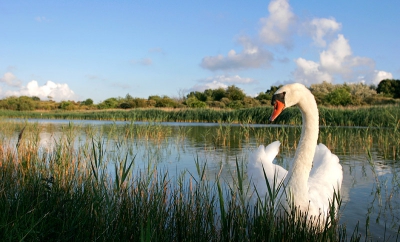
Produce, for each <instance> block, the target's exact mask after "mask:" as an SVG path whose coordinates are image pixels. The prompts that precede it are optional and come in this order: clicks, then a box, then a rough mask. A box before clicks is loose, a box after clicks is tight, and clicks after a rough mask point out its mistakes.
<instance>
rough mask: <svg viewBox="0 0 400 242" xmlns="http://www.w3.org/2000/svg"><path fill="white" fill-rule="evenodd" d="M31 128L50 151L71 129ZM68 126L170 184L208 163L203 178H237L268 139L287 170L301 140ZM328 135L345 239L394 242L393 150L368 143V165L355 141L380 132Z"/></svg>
mask: <svg viewBox="0 0 400 242" xmlns="http://www.w3.org/2000/svg"><path fill="white" fill-rule="evenodd" d="M29 122H35V123H38V124H39V126H40V127H44V128H41V129H40V133H39V136H40V144H41V146H42V147H43V149H48V148H51V147H52V145H53V144H54V141H56V140H58V139H59V138H60V137H59V136H60V134H61V133H62V130H63V129H64V130H65V129H67V128H68V126H69V125H70V124H69V121H67V120H29ZM73 125H74V126H75V127H78V128H77V129H76V130H78V131H77V134H76V136H74V142H75V145H76V146H79V145H81V144H83V143H84V142H85V139H86V135H87V133H88V131H87V130H88V129H89V130H91V132H94V133H96V132H97V133H99V134H101V135H100V136H99V137H101V139H103V140H105V144H106V145H107V146H106V147H107V149H106V150H107V154H108V157H109V159H113V157H115V154H116V153H121V154H125V153H126V152H128V153H129V154H130V157H133V156H135V155H136V158H135V168H134V169H135V170H146V169H148V168H149V167H157V168H158V169H160V170H162V171H168V173H169V175H170V177H177V176H179V175H180V174H182V172H186V173H190V174H192V175H194V176H196V175H197V171H196V165H195V164H196V163H195V161H196V160H197V161H199V162H200V163H201V164H204V163H205V162H206V163H207V170H206V172H207V177H208V178H209V179H213V178H214V177H215V176H216V175H217V174H218V173H221V176H222V178H223V179H224V180H225V181H226V182H228V183H229V182H231V181H232V174H234V173H235V169H236V163H235V161H236V159H237V160H238V161H239V162H243V163H244V164H245V165H246V162H247V157H248V155H249V152H251V151H252V150H253V149H255V148H256V147H258V145H259V144H269V143H270V142H271V141H273V140H280V141H281V143H282V145H281V150H280V153H279V155H278V157H277V158H276V161H275V162H276V163H279V164H281V165H282V166H284V167H285V168H286V169H287V168H288V167H289V166H290V165H291V158H292V157H293V155H294V152H295V146H296V144H297V142H298V137H299V135H300V128H299V127H288V126H284V127H282V126H278V125H233V124H232V125H221V124H202V123H201V124H199V123H153V124H149V123H142V122H135V123H129V122H112V121H74V124H73ZM49 127H51V128H49ZM88 127H90V128H88ZM127 130H131V131H132V130H136V131H135V132H136V133H135V135H134V137H132V139H128V140H129V144H125V145H123V146H121V144H122V141H121V140H122V138H121V137H122V135H123V134H127ZM282 132H284V133H286V136H285V135H283V133H282ZM329 132H330V131H329V130H326V128H325V129H324V128H321V133H322V134H324V136H322V138H321V137H320V141H321V142H322V143H325V144H326V145H327V146H328V148H330V149H331V151H332V153H334V154H336V155H337V156H338V157H339V159H340V163H341V165H342V167H343V172H344V178H343V184H342V191H341V196H342V199H343V204H342V208H341V213H340V216H341V217H340V222H341V223H345V224H346V227H347V232H348V233H349V234H351V233H352V232H353V229H354V227H355V226H356V224H357V223H359V232H360V233H361V234H363V235H365V234H366V233H367V231H368V233H369V235H370V236H372V238H373V240H384V237H383V236H384V234H385V231H386V240H387V238H388V237H390V238H391V239H390V240H389V241H396V236H397V232H398V229H399V226H400V191H399V190H400V177H398V176H400V174H399V171H400V161H398V160H395V158H396V153H395V152H396V151H395V152H394V153H395V154H394V157H393V155H390V154H388V153H387V151H385V148H384V147H381V146H380V145H379V144H375V143H372V144H370V146H369V149H370V151H371V158H372V159H371V158H369V155H368V152H367V149H366V148H365V146H364V144H363V142H366V141H365V140H361V139H360V137H361V136H363V135H364V136H365V135H366V134H369V133H370V135H371V137H374V135H379V134H377V132H379V131H378V130H371V129H365V128H361V127H359V128H336V129H335V131H333V132H332V133H331V134H329ZM374 132H375V133H374ZM288 133H289V134H288ZM280 134H282V136H280ZM357 135H358V136H360V137H357ZM280 137H286V138H283V139H280ZM321 139H322V140H321ZM325 140H326V141H327V142H328V143H326V142H325ZM357 140H358V141H357ZM357 142H358V143H357ZM377 143H378V142H377ZM118 144H119V145H118ZM118 147H123V148H118ZM398 148H399V147H397V149H398ZM386 150H387V149H386ZM397 157H398V156H397ZM221 167H222V169H221ZM367 227H368V229H367ZM399 240H400V238H399Z"/></svg>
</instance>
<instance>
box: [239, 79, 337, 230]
mask: <svg viewBox="0 0 400 242" xmlns="http://www.w3.org/2000/svg"><path fill="white" fill-rule="evenodd" d="M271 104H272V105H273V106H274V111H273V113H272V115H271V117H270V121H274V120H275V118H276V117H278V115H279V114H280V113H281V112H282V110H283V109H285V108H288V107H291V106H294V105H297V106H298V107H299V108H300V111H301V113H302V118H303V125H302V131H301V136H300V142H299V145H298V148H297V150H296V153H295V156H294V162H293V166H292V167H291V168H290V170H289V172H288V171H286V170H285V169H284V168H282V167H280V166H278V165H275V164H273V163H272V161H273V159H274V158H275V156H276V155H277V154H278V151H279V145H280V142H279V141H275V142H273V143H271V144H270V145H268V146H267V147H266V148H264V146H263V145H261V146H260V147H259V148H258V149H257V150H256V151H254V152H252V153H251V154H250V156H249V163H248V167H247V169H248V170H247V171H248V176H249V178H250V179H251V182H252V183H253V184H254V185H255V187H256V189H257V192H258V194H259V195H260V197H261V198H263V196H265V195H268V193H267V185H266V182H265V179H264V173H263V167H264V170H265V173H266V176H267V178H268V182H269V184H271V186H272V184H274V176H275V179H276V181H275V184H279V183H280V182H283V186H284V187H285V188H284V189H282V190H283V191H284V194H283V196H281V198H280V200H279V202H280V204H281V205H282V206H283V208H284V209H290V206H289V205H288V204H292V203H293V204H294V205H295V206H296V207H297V208H300V210H301V211H304V212H306V211H308V215H312V216H313V217H314V216H317V217H318V216H319V215H320V216H321V218H322V219H321V221H320V222H321V223H323V221H324V220H325V218H326V216H327V214H328V211H329V210H328V209H329V203H330V202H332V199H333V195H334V191H336V192H338V191H339V190H340V188H341V184H342V179H343V171H342V166H341V165H340V164H339V158H338V157H337V156H336V155H334V154H332V153H331V152H330V151H329V149H328V148H327V147H326V146H325V145H323V144H319V145H317V139H318V126H319V124H318V119H319V117H318V109H317V104H316V102H315V98H314V96H313V95H312V94H311V92H310V91H309V90H308V89H307V88H306V87H305V86H304V85H302V84H299V83H294V84H289V85H285V86H283V87H281V88H280V89H278V90H277V91H276V92H275V94H274V96H273V98H272V101H271ZM276 186H277V185H276ZM278 198H279V196H278ZM291 199H292V200H291Z"/></svg>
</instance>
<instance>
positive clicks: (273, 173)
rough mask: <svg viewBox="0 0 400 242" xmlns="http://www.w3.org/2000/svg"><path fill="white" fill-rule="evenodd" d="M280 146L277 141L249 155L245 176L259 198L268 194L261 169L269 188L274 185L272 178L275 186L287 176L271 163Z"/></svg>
mask: <svg viewBox="0 0 400 242" xmlns="http://www.w3.org/2000/svg"><path fill="white" fill-rule="evenodd" d="M280 144H281V143H280V142H279V141H275V142H272V143H271V144H269V145H268V146H267V147H265V148H264V146H263V145H260V146H259V147H258V149H257V150H255V151H253V152H252V153H251V154H250V155H249V163H248V164H247V175H248V177H249V180H250V181H251V183H252V184H254V185H255V187H256V189H257V192H258V194H259V195H260V196H264V195H265V194H267V192H268V188H267V184H266V181H265V178H264V171H263V168H264V170H265V174H266V176H267V179H268V182H269V184H270V186H272V185H273V184H274V177H275V179H276V181H275V184H276V186H277V185H278V184H279V183H280V182H281V181H282V180H283V179H284V178H285V176H286V174H287V171H286V170H285V169H284V168H282V167H281V166H278V165H275V164H273V163H272V161H273V160H274V159H275V157H276V155H277V154H278V152H279V146H280Z"/></svg>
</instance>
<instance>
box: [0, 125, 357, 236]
mask: <svg viewBox="0 0 400 242" xmlns="http://www.w3.org/2000/svg"><path fill="white" fill-rule="evenodd" d="M2 124H3V125H2V126H1V128H0V133H1V135H2V136H1V139H0V141H1V145H0V176H1V181H2V182H1V183H0V211H1V213H0V239H1V240H2V241H23V240H24V241H37V240H39V241H71V240H72V241H74V240H79V241H118V240H120V241H359V240H360V235H359V233H358V231H357V229H356V230H354V231H351V232H347V231H346V227H345V226H344V225H340V224H338V223H337V220H335V219H332V220H331V222H330V223H329V224H326V226H325V227H324V228H322V230H321V228H320V227H319V226H316V225H315V223H313V220H312V219H311V218H309V217H308V215H307V213H300V212H299V211H296V209H293V210H292V212H291V213H289V214H286V216H283V217H280V216H275V215H276V214H275V213H274V211H273V208H271V207H269V206H268V203H261V202H257V203H252V202H250V199H249V197H250V195H251V194H252V189H251V187H249V186H246V185H245V179H246V178H245V177H246V175H245V172H244V163H243V162H240V161H238V160H237V161H236V170H235V171H234V172H233V173H232V174H233V177H234V182H233V183H232V184H226V183H225V182H224V180H223V179H220V177H219V175H217V176H216V177H209V176H208V175H207V172H206V168H207V163H206V162H201V161H198V160H197V161H196V166H197V174H189V175H188V174H184V173H183V174H181V175H179V176H174V177H171V176H169V173H168V171H165V170H162V169H157V168H155V167H150V166H149V167H148V169H147V170H135V169H134V167H135V166H136V165H137V164H136V163H135V156H134V155H133V156H132V155H129V153H130V152H134V149H133V148H129V147H127V144H128V143H129V142H128V141H130V140H132V139H137V138H138V137H141V138H145V139H144V140H147V141H149V142H152V144H157V143H159V140H162V139H165V137H167V136H168V135H169V132H171V130H170V129H171V128H165V129H164V127H163V126H158V125H157V124H153V125H147V126H146V125H145V126H140V127H137V126H134V125H133V124H127V125H126V126H124V127H123V128H118V127H116V126H113V125H111V126H107V127H102V128H99V129H97V128H94V127H91V126H88V127H79V126H76V125H73V124H69V125H66V126H63V128H62V135H61V137H59V138H54V139H53V141H52V145H51V147H48V148H45V149H44V148H43V147H41V145H40V138H39V132H40V130H42V129H44V128H45V129H46V130H47V131H50V130H53V128H54V127H52V126H45V127H44V126H41V125H39V124H31V123H18V122H15V123H14V122H5V123H2ZM150 126H151V127H150ZM221 127H222V126H221ZM221 129H223V130H222V131H221V132H230V133H232V130H230V129H229V128H228V129H224V128H223V127H222V128H221ZM21 130H23V132H21ZM82 130H83V132H85V134H86V137H87V138H86V139H84V140H83V139H80V136H79V134H80V132H82ZM190 132H195V130H185V131H183V130H181V131H180V132H179V135H178V140H182V139H187V138H189V136H190ZM247 132H252V131H251V129H250V128H249V127H245V125H244V126H243V128H242V131H240V132H239V134H235V133H233V134H232V135H234V136H237V137H239V136H240V135H241V136H240V137H242V139H243V140H246V137H247V135H248V134H247ZM265 132H266V133H269V131H265ZM284 132H286V133H287V134H289V131H287V130H286V131H284ZM295 132H297V131H295ZM161 133H162V134H161ZM18 134H20V135H19V137H18ZM121 134H123V135H121ZM213 135H218V134H213ZM275 135H277V134H273V135H272V136H275ZM182 137H183V138H182ZM271 138H273V137H271ZM206 139H210V142H219V145H221V146H223V145H224V142H226V141H222V140H221V141H218V140H217V141H215V139H214V141H212V139H213V138H209V137H206ZM77 141H78V143H79V145H76V142H77ZM260 141H261V140H260ZM243 142H244V141H243ZM16 144H18V145H16ZM225 145H226V143H225ZM133 146H134V145H133ZM110 147H111V148H113V149H114V152H108V150H107V149H110ZM338 200H339V201H338V202H339V204H340V198H339V199H338Z"/></svg>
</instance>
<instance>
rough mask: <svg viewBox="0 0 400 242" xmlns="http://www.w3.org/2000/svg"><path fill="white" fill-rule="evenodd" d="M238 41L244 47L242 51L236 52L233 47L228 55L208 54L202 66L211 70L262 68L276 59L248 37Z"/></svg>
mask: <svg viewBox="0 0 400 242" xmlns="http://www.w3.org/2000/svg"><path fill="white" fill-rule="evenodd" d="M238 42H239V44H240V45H241V46H242V47H243V50H242V52H239V53H236V51H235V50H233V49H232V50H230V51H229V52H228V54H227V55H226V56H223V55H217V56H206V57H204V58H203V60H202V61H201V64H200V66H201V67H203V68H205V69H208V70H211V71H216V70H238V69H248V68H260V67H268V66H269V65H270V62H271V61H272V60H273V59H274V57H273V55H272V53H271V52H269V51H267V50H265V49H264V48H263V47H262V46H259V45H257V44H254V43H253V42H252V41H251V40H250V39H249V38H248V37H245V36H242V37H241V38H239V40H238Z"/></svg>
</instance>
